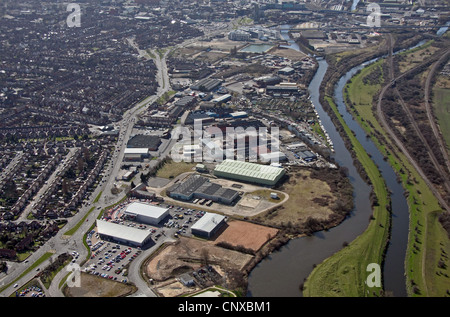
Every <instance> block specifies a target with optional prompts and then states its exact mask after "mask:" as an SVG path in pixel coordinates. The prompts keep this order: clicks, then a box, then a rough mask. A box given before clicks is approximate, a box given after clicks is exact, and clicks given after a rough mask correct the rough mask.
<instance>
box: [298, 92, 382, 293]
mask: <svg viewBox="0 0 450 317" xmlns="http://www.w3.org/2000/svg"><path fill="white" fill-rule="evenodd" d="M327 100H328V102H329V103H330V105H331V107H332V109H333V111H334V112H335V113H336V114H337V117H338V119H339V121H340V123H341V124H342V126H343V127H344V130H345V133H346V134H347V135H348V137H349V138H350V141H351V143H352V146H353V149H354V151H355V153H356V156H357V159H358V160H359V161H360V162H361V163H362V165H363V166H364V168H365V170H366V172H367V174H368V176H369V178H370V180H371V181H372V185H373V190H374V193H375V194H376V196H377V198H378V205H376V206H374V209H373V217H374V220H372V221H370V223H369V225H368V228H367V230H366V231H365V232H364V233H363V234H361V235H360V236H359V237H357V238H356V239H355V240H354V241H353V242H352V243H350V244H349V245H348V246H346V247H344V248H343V249H342V250H340V251H339V252H337V253H336V254H334V255H333V256H331V257H330V258H328V259H326V260H325V261H324V262H322V263H321V264H319V265H317V266H316V268H315V269H314V270H313V272H312V273H311V275H310V276H309V277H308V279H307V281H306V282H305V284H304V291H303V295H304V296H321V297H324V296H325V297H332V296H351V297H362V296H373V295H375V296H378V295H380V291H381V288H380V287H372V288H369V287H368V286H367V285H366V284H365V281H366V279H367V277H368V274H369V273H368V272H367V266H368V265H369V264H370V263H377V264H380V265H381V262H382V257H383V253H384V250H385V247H386V243H387V238H388V233H389V232H388V229H389V226H390V217H389V212H388V210H387V208H386V206H387V205H389V197H388V196H389V195H388V192H387V189H386V186H385V184H384V181H383V178H382V177H380V172H379V171H378V168H377V167H376V165H375V163H374V162H373V161H372V159H371V158H370V157H369V156H368V154H367V153H366V151H365V150H364V148H363V147H362V145H361V144H360V143H359V141H358V140H357V139H356V137H355V136H354V135H353V133H352V132H351V130H350V128H349V127H348V126H347V125H346V124H345V122H344V119H343V118H342V117H341V116H340V115H339V112H338V110H337V107H336V105H335V104H334V102H333V100H332V99H331V98H329V97H328V98H327Z"/></svg>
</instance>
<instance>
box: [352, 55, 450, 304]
mask: <svg viewBox="0 0 450 317" xmlns="http://www.w3.org/2000/svg"><path fill="white" fill-rule="evenodd" d="M382 62H383V60H381V61H379V62H377V63H374V64H372V65H369V66H368V67H366V68H364V69H363V70H362V71H361V72H360V73H358V74H357V75H355V76H354V77H353V78H352V80H351V82H350V83H349V84H348V85H347V87H346V88H347V89H346V96H345V99H346V100H348V101H350V107H349V109H350V110H351V111H352V114H353V116H354V118H355V119H356V120H358V122H359V124H360V125H361V126H362V127H363V129H364V130H365V131H366V133H367V134H368V135H370V136H371V138H372V140H373V141H374V142H375V144H376V145H377V147H378V149H379V150H380V151H381V153H382V154H383V155H384V156H385V158H386V159H387V160H388V161H389V163H390V165H391V166H392V167H393V169H394V170H395V172H396V174H397V175H398V177H399V180H400V181H401V182H402V185H403V188H405V190H406V192H407V193H408V197H407V201H408V206H409V210H410V225H409V229H410V230H409V238H408V241H409V243H408V248H407V256H406V260H405V261H406V263H405V265H406V274H407V285H406V286H407V290H408V294H409V295H410V296H445V295H446V294H447V293H446V292H447V290H448V289H449V288H450V287H449V283H450V279H449V277H448V275H449V273H450V272H448V270H449V269H448V266H449V264H450V263H449V260H448V257H447V258H446V256H445V255H446V253H449V252H450V241H449V239H448V238H447V236H446V233H445V231H444V229H443V228H442V226H441V225H440V224H439V222H438V220H437V217H438V216H439V214H440V212H441V210H440V207H439V204H438V201H437V199H436V197H435V196H434V195H433V193H432V192H431V190H430V189H429V188H428V186H427V185H426V183H425V181H424V180H423V179H422V178H421V177H420V175H419V173H418V172H417V171H416V170H415V169H414V167H413V166H412V165H411V164H410V162H409V161H408V159H407V158H406V157H405V156H404V155H403V153H401V151H399V150H398V149H397V147H396V146H395V145H394V144H393V141H392V140H391V139H390V138H389V136H388V134H387V133H386V132H385V131H384V130H383V129H382V127H381V125H380V124H379V122H378V121H377V119H376V117H375V115H374V111H373V109H372V102H371V100H373V97H374V96H375V95H376V93H377V92H378V90H379V89H380V88H381V81H380V82H371V83H368V82H367V81H364V77H368V76H370V75H371V73H374V72H377V71H379V67H380V66H381V65H382V64H381V63H382ZM364 82H366V84H364ZM439 261H443V262H444V263H445V265H444V266H442V264H441V265H439ZM441 263H442V262H441ZM439 266H442V267H439ZM443 267H447V268H446V269H444V268H443ZM446 275H447V276H446Z"/></svg>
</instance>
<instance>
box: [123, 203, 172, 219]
mask: <svg viewBox="0 0 450 317" xmlns="http://www.w3.org/2000/svg"><path fill="white" fill-rule="evenodd" d="M124 214H125V216H126V217H127V218H131V219H133V220H135V221H137V222H140V223H146V224H150V225H157V224H158V223H160V222H161V221H162V220H163V219H164V218H165V217H166V216H167V215H168V214H169V209H168V208H161V207H158V206H154V205H150V204H145V203H140V202H133V203H131V204H129V205H128V206H127V208H126V210H125V212H124Z"/></svg>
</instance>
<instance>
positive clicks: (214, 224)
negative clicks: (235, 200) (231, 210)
mask: <svg viewBox="0 0 450 317" xmlns="http://www.w3.org/2000/svg"><path fill="white" fill-rule="evenodd" d="M224 224H225V216H222V215H218V214H215V213H210V212H207V213H205V214H204V215H203V217H201V218H200V219H199V220H198V221H197V222H196V223H195V224H193V225H192V227H191V232H192V234H193V235H196V236H200V237H205V238H211V237H212V236H214V234H215V233H216V232H217V231H218V230H219V229H220V228H221V227H222V226H223V225H224Z"/></svg>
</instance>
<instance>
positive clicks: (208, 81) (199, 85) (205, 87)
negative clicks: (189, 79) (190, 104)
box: [191, 78, 222, 92]
mask: <svg viewBox="0 0 450 317" xmlns="http://www.w3.org/2000/svg"><path fill="white" fill-rule="evenodd" d="M221 84H222V81H221V80H219V79H214V78H204V79H200V80H199V81H197V82H196V83H194V84H193V85H192V86H191V89H192V90H200V91H207V92H209V91H212V90H214V89H216V88H217V87H219V86H220V85H221Z"/></svg>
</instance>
